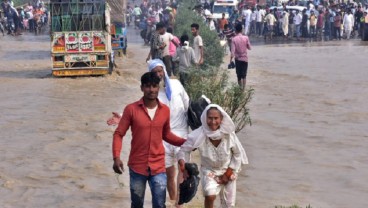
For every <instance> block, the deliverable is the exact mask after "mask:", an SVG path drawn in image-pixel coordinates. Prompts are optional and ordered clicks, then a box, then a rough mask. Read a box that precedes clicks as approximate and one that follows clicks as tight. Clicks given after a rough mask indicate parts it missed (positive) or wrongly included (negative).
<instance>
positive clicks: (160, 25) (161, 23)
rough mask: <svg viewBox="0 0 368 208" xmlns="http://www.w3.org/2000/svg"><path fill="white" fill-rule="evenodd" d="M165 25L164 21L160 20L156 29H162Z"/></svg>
mask: <svg viewBox="0 0 368 208" xmlns="http://www.w3.org/2000/svg"><path fill="white" fill-rule="evenodd" d="M164 27H165V24H164V23H163V22H159V23H157V24H156V30H159V29H162V28H164Z"/></svg>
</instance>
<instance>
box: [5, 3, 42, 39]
mask: <svg viewBox="0 0 368 208" xmlns="http://www.w3.org/2000/svg"><path fill="white" fill-rule="evenodd" d="M1 10H2V12H0V19H1V20H2V21H1V23H0V24H2V27H3V28H4V29H6V30H7V34H8V35H14V36H18V35H22V33H21V31H30V32H33V31H34V30H36V29H37V28H38V27H42V26H43V25H45V24H47V22H48V12H47V8H46V7H45V4H44V2H43V1H34V2H29V3H28V4H27V5H26V6H24V7H21V8H17V9H16V8H15V7H14V3H13V1H12V0H3V1H2V2H1ZM2 15H3V17H2Z"/></svg>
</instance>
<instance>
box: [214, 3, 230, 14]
mask: <svg viewBox="0 0 368 208" xmlns="http://www.w3.org/2000/svg"><path fill="white" fill-rule="evenodd" d="M213 13H227V7H226V6H216V5H215V6H213Z"/></svg>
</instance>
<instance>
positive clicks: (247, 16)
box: [242, 6, 252, 35]
mask: <svg viewBox="0 0 368 208" xmlns="http://www.w3.org/2000/svg"><path fill="white" fill-rule="evenodd" d="M242 14H243V20H244V22H245V25H244V35H248V34H249V26H250V20H251V18H250V17H251V15H252V11H251V10H250V9H249V6H247V7H246V9H245V10H243V13H242Z"/></svg>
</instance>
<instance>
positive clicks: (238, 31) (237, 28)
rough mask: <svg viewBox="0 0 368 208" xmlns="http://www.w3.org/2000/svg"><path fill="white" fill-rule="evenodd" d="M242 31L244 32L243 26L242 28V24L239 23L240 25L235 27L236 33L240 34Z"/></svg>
mask: <svg viewBox="0 0 368 208" xmlns="http://www.w3.org/2000/svg"><path fill="white" fill-rule="evenodd" d="M242 30H243V26H242V24H241V23H238V24H237V25H236V26H235V32H237V33H240V32H241V31H242Z"/></svg>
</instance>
